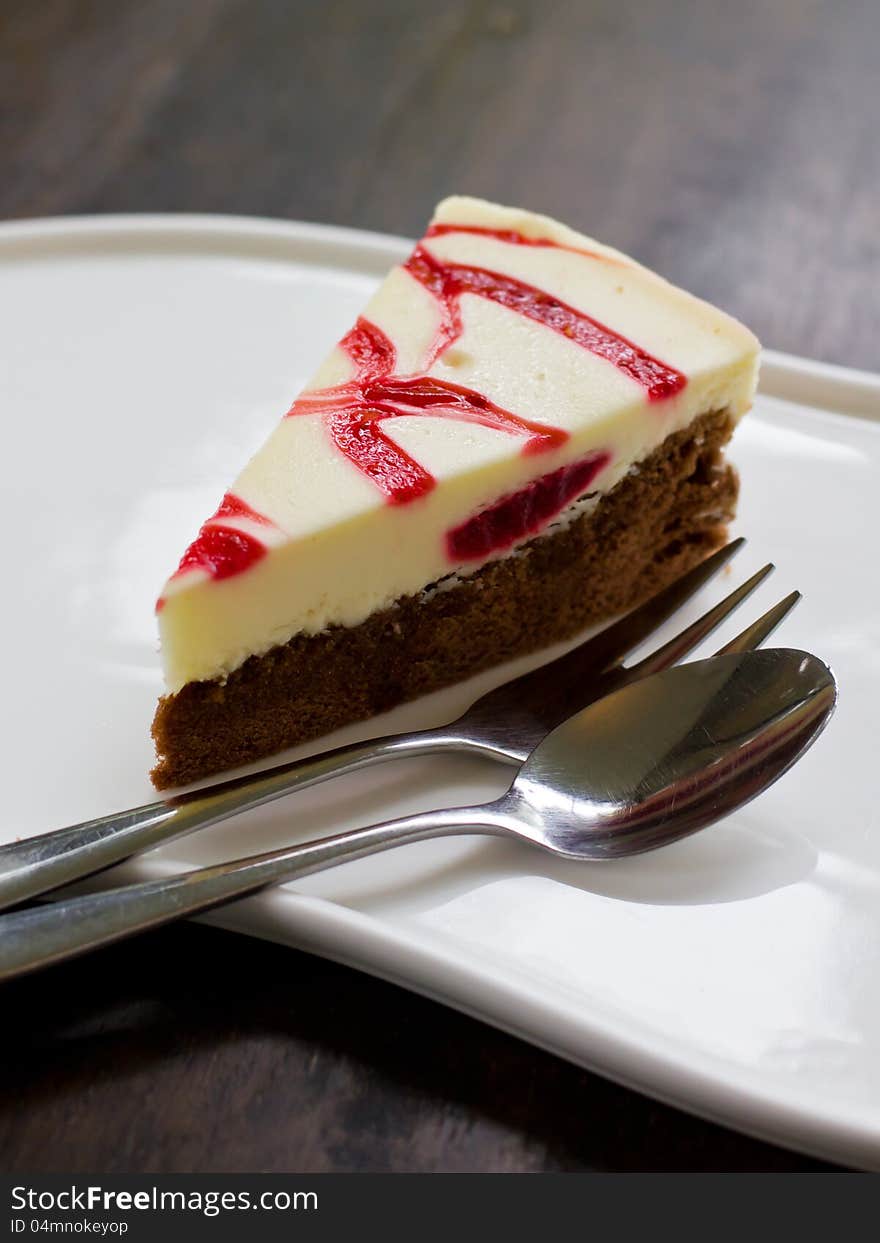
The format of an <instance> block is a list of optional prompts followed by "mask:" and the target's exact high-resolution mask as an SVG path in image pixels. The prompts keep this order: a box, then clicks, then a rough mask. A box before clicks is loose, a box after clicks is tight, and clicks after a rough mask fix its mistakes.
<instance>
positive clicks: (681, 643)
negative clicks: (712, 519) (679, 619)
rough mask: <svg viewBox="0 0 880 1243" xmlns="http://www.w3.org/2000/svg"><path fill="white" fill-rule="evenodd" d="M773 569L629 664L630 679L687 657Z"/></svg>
mask: <svg viewBox="0 0 880 1243" xmlns="http://www.w3.org/2000/svg"><path fill="white" fill-rule="evenodd" d="M773 569H774V566H773V563H772V562H769V563H768V564H767V565H765V566H763V567H762V568H761V569H760V570H758V572H757V574H753V575H752V577H751V578H749V579H747V580H746V581H745V582H744V583H743V584H742V586H740V587H737V588H736V589H735V590H734V591H732V592H731V593H730V595H729V596H725V598H724V599H723V600H722V601H721V602H720V603H719V604H716V605H715V606H714V607H713V608H711V609H709V610H708V612H706V613H704V614H703V616H702V617H698V618H697V620H696V621H695V622H691V624H690V625H689V626H685V628H684V630H682V631H681V632H680V633H679V634H677V635H675V637H674V638H672V639H670V640H669V642H668V643H664V644H663V646H662V647H658V648H657V650H656V652H652V653H651V654H650V656H646V657H645V658H644V660H640V661H639V662H638V663H637V664H635V665H628V666H627V674H629V675H631V676H632V677H639V678H644V677H647V675H648V674H649V673H657V672H659V671H660V670H661V669H668V668H669V667H670V665H674V664H677V662H678V661H680V660H681V659H682V658H683V657H684V656H687V654H688V652H691V651H693V649H694V648H695V647H696V646H697V644H698V643H701V642H702V641H703V639H705V638H706V636H707V635H709V634H711V633H712V631H713V630H714V629H715V628H716V626H720V625H721V623H722V622H723V621H724V619H725V618H726V617H728V616H729V615H730V614H731V613H732V612H733V610H734V609H736V608H738V607H739V606H740V604H742V602H743V600H745V599H746V597H747V596H750V595H751V594H752V592H753V591H754V590H755V588H756V587H758V586H759V585H760V584H761V583H763V581H764V579H765V578H766V577H767V575H768V574H771V573H772V572H773ZM783 616H784V614H783ZM761 620H763V618H762V619H761ZM780 620H781V619H780ZM755 625H759V623H758V622H756V623H755ZM750 629H751V627H750ZM771 629H772V627H771ZM746 633H747V632H746ZM768 633H769V632H768ZM734 642H736V640H734ZM756 646H757V645H756ZM742 650H743V651H745V650H746V649H745V648H743V649H742Z"/></svg>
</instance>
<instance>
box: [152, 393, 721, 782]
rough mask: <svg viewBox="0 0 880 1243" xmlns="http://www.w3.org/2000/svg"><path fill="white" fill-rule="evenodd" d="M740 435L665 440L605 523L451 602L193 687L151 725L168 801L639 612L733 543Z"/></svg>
mask: <svg viewBox="0 0 880 1243" xmlns="http://www.w3.org/2000/svg"><path fill="white" fill-rule="evenodd" d="M731 431H732V423H731V420H730V418H729V417H728V416H727V415H726V413H724V412H720V413H718V412H714V413H710V414H705V415H703V416H701V417H700V418H699V419H697V420H695V421H694V422H693V423H691V425H690V426H689V427H688V428H687V429H686V430H685V431H683V432H680V433H677V434H675V435H673V436H670V437H668V438H667V440H666V441H664V443H663V444H662V445H661V446H660V447H659V448H658V449H657V450H655V452H654V453H652V454H651V455H650V457H648V458H646V459H645V461H644V462H641V463H640V464H639V466H638V469H637V470H634V471H632V472H631V473H630V474H628V475H626V476H625V477H624V478H623V479H622V480H621V481H620V483H618V485H617V486H616V487H615V488H614V489H612V491H611V492H609V493H608V495H607V496H605V497H603V498H602V500H600V502H599V503H598V505H597V506H596V508H595V509H594V510H593V511H592V512H591V513H588V514H585V515H584V516H582V517H580V518H579V519H577V520H576V521H575V522H573V523H572V524H571V525H570V526H568V527H565V528H560V529H558V530H557V531H555V532H554V531H553V530H551V531H550V532H549V533H547V534H544V535H542V536H540V537H538V538H536V539H534V540H532V541H531V543H529V544H527V545H525V546H524V548H523V549H522V550H520V552H519V554H518V555H516V556H512V557H507V558H504V559H503V560H500V561H495V562H492V563H491V564H489V565H486V566H484V567H483V568H482V569H481V570H479V571H478V572H477V573H475V574H473V575H472V576H470V577H468V578H465V579H462V580H461V581H460V582H459V583H458V584H457V585H456V586H454V587H450V588H449V589H448V590H443V591H435V592H432V593H427V594H425V593H422V594H420V595H418V596H407V597H404V598H402V599H401V600H399V601H398V602H397V603H396V604H395V605H394V606H393V607H392V608H389V609H386V610H385V611H384V612H381V613H375V614H373V616H371V617H369V618H367V620H366V621H365V622H363V623H362V624H361V625H359V626H353V627H344V626H333V627H330V628H329V629H327V630H325V631H323V632H322V633H320V634H315V635H297V636H295V637H294V638H293V639H291V640H290V642H289V643H287V644H285V645H284V646H282V647H277V648H274V649H273V650H272V651H270V652H267V653H266V654H265V655H264V656H252V657H251V658H250V660H248V661H246V663H245V664H244V665H242V667H241V668H240V669H237V670H236V671H235V672H234V673H233V674H231V675H230V676H229V678H227V679H226V681H225V682H191V683H189V684H188V685H187V686H184V687H183V688H182V689H181V690H180V691H178V692H177V694H175V695H168V696H166V697H165V698H163V699H161V700H160V702H159V707H158V709H157V712H156V718H155V721H154V722H153V737H154V739H155V742H156V749H157V753H158V756H159V762H158V764H157V765H156V767H155V768H154V769H153V773H152V777H153V781H154V783H155V785H156V786H157V787H158V788H159V789H164V788H166V787H168V786H179V785H185V784H188V783H189V782H191V781H196V780H198V779H199V778H202V777H207V776H208V775H210V774H212V773H217V772H220V771H222V770H223V769H226V768H231V767H233V766H234V765H237V764H245V763H248V762H249V761H251V760H257V759H260V758H261V757H262V756H266V755H271V754H272V753H273V752H275V751H280V750H283V749H284V748H285V747H289V746H293V745H294V744H296V743H300V742H306V741H307V740H309V739H311V738H316V737H318V736H320V735H321V734H327V733H330V731H331V730H334V729H338V728H339V727H340V726H342V725H348V724H350V723H351V722H352V721H360V720H364V719H365V718H367V717H370V716H375V715H376V714H377V713H379V712H384V711H385V710H386V709H388V708H392V707H394V706H395V705H396V704H400V703H403V702H404V701H405V700H408V699H414V698H416V697H417V696H419V695H424V694H425V693H426V692H428V691H434V690H437V689H438V688H439V687H441V686H448V685H450V684H451V683H453V682H458V681H460V680H461V679H463V678H466V677H469V676H470V675H471V674H474V673H477V672H478V671H480V670H481V669H486V668H488V667H490V666H491V665H495V664H498V663H500V662H501V661H505V660H509V659H511V657H514V656H521V655H523V654H524V653H526V652H530V651H533V650H534V649H536V648H539V647H543V646H546V645H547V644H549V643H553V642H556V641H557V640H560V639H565V638H568V637H570V636H571V635H574V634H577V632H578V631H580V630H583V629H584V628H585V627H587V626H590V625H592V624H595V623H596V622H599V621H602V620H604V619H605V618H609V617H612V616H614V615H615V614H616V613H620V612H622V611H623V610H625V609H627V608H630V607H631V606H632V605H634V604H635V603H637V602H638V601H639V600H640V599H641V598H643V597H645V596H648V595H650V594H652V593H653V592H655V591H658V590H659V589H660V588H661V587H663V586H665V585H666V583H668V582H670V581H671V580H672V579H673V578H675V577H677V576H678V575H679V574H682V573H684V571H685V570H687V569H689V568H690V567H691V566H692V565H695V564H696V563H697V562H698V561H700V560H701V559H702V558H703V557H705V556H706V555H707V554H708V553H709V552H711V551H712V550H713V549H714V548H716V547H718V546H719V545H720V544H721V543H723V541H724V538H725V524H726V523H727V522H728V521H729V520H730V518H731V517H732V516H733V511H734V508H735V504H736V495H737V477H736V473H735V472H734V470H733V468H732V467H730V466H728V465H726V464H725V463H724V461H723V459H722V456H721V449H722V447H723V445H724V444H725V443H726V441H727V440H728V439H729V438H730V434H731Z"/></svg>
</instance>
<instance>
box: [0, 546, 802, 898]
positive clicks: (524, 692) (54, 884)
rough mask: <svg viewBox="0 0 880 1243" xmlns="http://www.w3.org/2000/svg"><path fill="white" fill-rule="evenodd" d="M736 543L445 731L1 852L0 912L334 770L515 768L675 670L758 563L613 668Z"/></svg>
mask: <svg viewBox="0 0 880 1243" xmlns="http://www.w3.org/2000/svg"><path fill="white" fill-rule="evenodd" d="M744 542H745V541H744V540H743V539H737V540H734V541H733V542H732V543H730V544H728V545H726V546H725V547H724V548H721V549H719V550H718V551H717V552H715V553H714V554H713V555H712V556H711V557H709V558H707V559H706V560H705V561H703V562H702V563H701V564H700V565H698V566H696V567H695V568H694V569H692V570H690V571H689V572H688V573H687V574H685V575H683V576H682V577H681V578H679V579H677V580H676V581H675V582H674V583H672V584H671V585H670V586H669V587H667V588H665V589H664V590H663V591H661V592H659V593H658V594H657V595H655V596H653V597H652V598H651V599H650V600H648V601H646V602H645V603H644V604H642V605H640V606H639V607H638V608H636V609H634V610H633V611H632V612H630V613H628V614H626V615H625V616H624V617H622V618H621V619H620V620H619V621H617V622H615V623H614V624H613V625H611V626H609V627H607V628H606V629H605V630H602V631H600V632H599V633H598V634H597V635H595V636H593V638H591V639H588V640H587V641H586V642H584V643H582V644H580V646H579V647H576V648H574V649H573V650H572V651H570V652H568V653H566V654H565V655H563V656H560V657H558V658H557V659H556V660H554V661H551V662H550V663H549V664H546V665H542V666H540V667H539V668H537V669H535V670H533V671H532V672H531V673H527V674H524V675H523V676H522V677H519V678H516V679H514V680H513V681H512V682H507V683H505V684H504V685H502V686H500V687H498V688H496V689H495V690H493V691H490V692H489V693H488V694H487V695H484V696H483V697H482V698H481V699H479V700H478V701H477V702H476V703H475V704H473V705H472V706H471V707H470V708H469V709H468V710H467V711H466V712H465V713H464V715H463V716H461V717H459V718H458V719H457V720H456V721H453V722H451V723H450V724H448V725H443V726H439V727H435V728H430V729H424V730H417V731H415V732H411V733H405V734H393V735H389V736H387V737H384V738H373V739H369V740H367V741H365V742H356V743H352V744H350V745H349V746H345V747H339V748H337V749H336V750H333V751H327V752H324V753H323V754H320V755H315V756H309V757H307V758H306V759H301V760H294V761H291V762H290V763H286V764H280V765H278V766H276V767H274V768H270V769H268V770H266V771H264V772H260V773H257V774H255V775H253V776H248V777H239V778H235V779H233V780H229V781H224V782H222V783H220V784H218V785H213V786H210V787H209V788H207V789H203V790H199V791H195V792H192V793H187V794H179V795H177V796H174V797H171V798H168V799H160V800H157V801H156V802H154V803H148V804H145V805H144V806H142V807H136V808H132V809H131V810H129V811H122V812H116V813H114V814H112V815H109V816H102V817H99V818H98V819H95V820H88V821H85V822H84V823H82V824H77V825H72V826H70V827H69V828H64V829H57V830H55V831H54V832H51V833H46V834H43V835H38V836H36V837H31V838H27V839H25V840H23V841H19V842H13V843H11V844H10V845H7V846H3V847H0V910H2V909H4V908H6V907H9V906H14V905H17V904H18V903H20V902H24V901H27V900H28V899H30V898H34V897H37V896H38V895H39V894H42V893H45V892H47V891H49V890H51V889H56V888H58V887H60V886H62V885H67V884H70V883H72V882H73V881H76V880H80V879H81V878H82V877H84V876H87V875H89V874H91V873H92V872H97V871H100V870H102V869H104V868H106V867H109V866H111V865H112V864H114V863H119V862H121V861H122V860H123V859H127V858H129V857H130V856H131V855H133V854H136V853H139V852H141V851H143V850H150V849H152V848H153V847H155V846H158V845H160V844H161V843H163V842H167V841H170V840H171V839H172V838H176V837H180V836H182V835H183V834H185V833H191V832H193V831H194V830H196V829H200V828H204V827H206V826H207V825H210V824H216V823H218V822H219V821H221V820H226V819H228V818H229V817H230V816H234V815H237V814H238V813H239V812H242V811H245V810H249V809H252V808H255V807H259V806H262V805H263V804H264V803H269V802H272V801H273V800H275V799H278V798H281V797H283V796H284V795H287V794H290V793H293V792H294V791H296V790H303V789H306V788H307V787H308V786H312V785H317V784H318V783H319V782H322V781H327V780H328V779H329V778H330V777H335V776H339V775H341V774H342V773H346V772H354V771H357V770H359V769H362V768H367V767H369V766H370V765H372V764H378V763H382V762H383V761H385V760H390V759H394V758H397V757H401V756H411V755H428V754H432V753H436V752H438V751H457V752H466V753H470V754H476V755H482V756H486V757H488V758H490V759H494V760H498V761H500V762H502V763H506V764H513V765H520V764H522V763H523V761H524V760H525V759H526V757H527V756H528V755H529V753H530V752H531V751H532V750H533V749H534V748H535V747H536V746H537V745H538V743H539V742H540V741H541V739H542V738H544V737H545V736H546V735H547V734H548V733H549V732H550V730H552V729H554V728H555V727H556V726H557V725H559V724H560V723H561V722H562V721H564V720H566V719H567V718H568V717H569V716H571V715H572V714H573V713H574V712H575V711H577V710H578V709H580V708H585V707H587V705H589V704H591V703H593V702H594V701H595V700H596V699H599V698H601V697H602V696H604V695H607V694H609V693H610V692H611V691H614V690H618V689H620V688H621V687H622V686H625V685H627V684H629V683H631V682H634V681H636V680H637V679H639V678H643V677H645V676H646V675H648V674H650V673H656V672H658V671H659V670H662V669H666V668H668V667H669V666H671V665H674V664H676V663H677V662H678V661H679V660H681V659H682V658H683V657H684V656H686V655H687V654H688V653H689V652H690V651H692V650H693V648H694V647H696V646H697V644H698V643H700V642H701V641H702V640H703V639H704V638H706V636H707V635H708V634H710V633H711V631H713V630H714V629H715V628H716V626H718V625H720V623H721V622H722V621H724V619H725V618H726V617H728V616H729V615H730V614H731V613H732V612H733V610H734V609H736V608H737V607H738V606H739V605H740V604H741V603H742V601H743V600H745V599H746V597H747V596H748V595H749V594H750V593H751V592H752V591H754V589H755V588H756V587H757V586H758V585H759V584H760V583H761V582H762V581H763V580H764V579H765V578H766V577H767V575H768V574H769V573H770V572H771V571H772V569H773V565H772V564H768V565H766V566H764V567H763V568H762V569H760V570H758V572H757V573H756V574H753V575H752V577H751V578H750V579H748V580H747V581H746V582H745V583H743V584H742V585H741V586H740V587H737V588H736V589H735V590H734V591H732V592H731V593H730V594H729V595H728V596H727V597H725V599H724V600H722V601H720V603H718V604H716V605H715V606H714V607H713V608H711V609H709V610H708V612H706V613H704V614H703V616H702V617H700V618H698V619H697V620H696V621H695V622H692V623H691V624H690V625H689V626H686V627H685V628H684V629H683V630H682V631H681V632H680V633H679V634H677V635H676V636H675V637H674V638H672V639H670V640H669V642H668V643H665V644H663V645H662V647H660V648H658V649H657V650H656V651H655V652H653V653H652V654H651V655H649V656H647V657H645V658H644V659H643V660H641V661H639V662H638V663H637V664H634V665H629V666H623V665H621V664H620V663H619V662H620V661H622V660H623V658H624V656H626V655H627V653H628V652H630V651H632V650H633V648H635V647H637V646H638V645H639V644H640V643H642V642H643V641H644V640H645V639H646V638H647V637H648V636H649V635H650V634H651V633H652V632H653V631H655V630H656V629H657V628H658V627H659V626H660V625H661V624H662V623H663V622H664V621H666V620H667V618H669V617H670V616H672V614H673V613H675V612H676V611H677V610H678V609H679V608H681V606H682V605H683V604H685V603H686V601H687V600H689V599H690V597H691V596H692V595H693V594H694V593H695V592H696V591H697V590H699V588H700V587H702V586H703V585H704V584H705V583H706V582H707V581H708V580H709V579H710V578H712V577H713V576H714V575H715V574H716V573H718V571H719V570H720V569H721V568H722V567H723V566H724V565H725V564H726V563H727V561H728V560H729V559H730V557H731V556H733V554H734V553H735V552H738V551H739V549H740V548H741V547H742V545H743V544H744ZM799 598H800V593H799V592H792V593H791V595H789V596H787V597H786V598H785V599H784V600H781V601H780V602H779V603H778V604H776V605H775V606H774V607H773V608H772V609H770V610H769V611H768V612H767V613H765V614H764V615H763V616H762V617H760V618H759V619H758V620H757V621H756V622H754V623H753V624H752V625H751V626H749V627H748V628H747V629H746V630H745V631H743V633H742V634H740V635H738V636H737V638H736V639H734V640H733V641H732V642H731V643H729V644H727V645H726V646H725V647H724V648H722V651H724V652H745V651H750V650H752V649H753V648H756V647H759V646H760V644H761V643H762V642H763V641H764V639H766V638H767V636H768V635H769V634H771V633H772V631H773V630H774V629H775V628H776V626H777V625H778V624H779V623H780V621H781V620H782V619H783V617H785V615H786V614H787V613H788V612H789V610H790V609H791V608H792V607H793V606H794V604H795V603H796V602H797V600H798V599H799Z"/></svg>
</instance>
